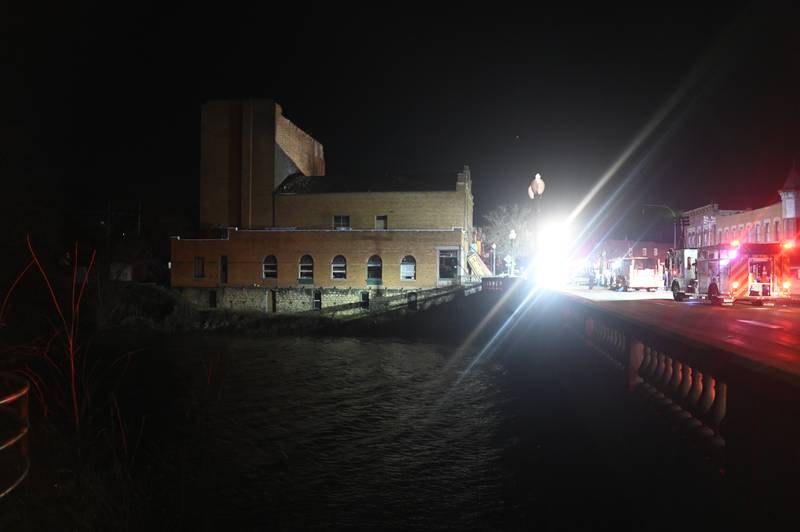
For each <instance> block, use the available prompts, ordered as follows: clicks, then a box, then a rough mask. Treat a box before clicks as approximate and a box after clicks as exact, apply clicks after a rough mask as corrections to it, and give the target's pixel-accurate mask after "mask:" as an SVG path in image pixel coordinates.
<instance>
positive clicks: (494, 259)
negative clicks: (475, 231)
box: [492, 242, 497, 277]
mask: <svg viewBox="0 0 800 532" xmlns="http://www.w3.org/2000/svg"><path fill="white" fill-rule="evenodd" d="M496 251H497V244H495V243H494V242H492V277H494V276H495V275H496V274H495V265H496V264H497V259H496V258H495V253H496Z"/></svg>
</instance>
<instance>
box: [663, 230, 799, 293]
mask: <svg viewBox="0 0 800 532" xmlns="http://www.w3.org/2000/svg"><path fill="white" fill-rule="evenodd" d="M786 251H787V244H784V245H781V244H779V243H752V242H748V243H743V244H740V243H739V242H737V241H734V242H731V243H729V244H718V245H714V246H706V247H702V248H686V249H671V250H669V252H668V254H667V259H666V263H665V267H666V269H667V274H668V276H669V277H668V280H669V284H670V288H671V289H672V296H673V298H674V299H675V301H684V300H686V299H707V300H709V301H711V302H713V303H716V304H724V305H732V304H733V303H735V302H737V301H745V302H749V303H751V304H753V305H765V304H774V303H775V301H776V300H780V299H781V298H785V297H787V296H788V294H789V291H790V289H791V280H790V270H789V258H788V254H787V253H786Z"/></svg>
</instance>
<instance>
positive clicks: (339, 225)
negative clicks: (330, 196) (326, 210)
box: [333, 214, 350, 231]
mask: <svg viewBox="0 0 800 532" xmlns="http://www.w3.org/2000/svg"><path fill="white" fill-rule="evenodd" d="M333 228H334V229H337V230H341V231H346V230H348V229H350V216H349V215H346V214H336V215H334V217H333Z"/></svg>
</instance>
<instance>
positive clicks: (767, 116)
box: [0, 3, 800, 240]
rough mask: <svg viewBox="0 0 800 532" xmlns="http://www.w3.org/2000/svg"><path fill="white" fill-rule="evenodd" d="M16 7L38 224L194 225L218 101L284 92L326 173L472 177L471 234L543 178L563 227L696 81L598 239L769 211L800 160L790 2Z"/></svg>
mask: <svg viewBox="0 0 800 532" xmlns="http://www.w3.org/2000/svg"><path fill="white" fill-rule="evenodd" d="M20 4H22V3H20ZM20 8H21V9H25V10H27V12H22V11H19V12H13V9H12V11H11V12H10V15H9V16H5V17H3V19H4V24H6V25H7V27H6V28H5V29H4V34H5V35H6V36H7V40H6V43H5V44H6V45H5V46H4V48H3V50H2V51H3V54H4V56H5V57H4V60H3V65H4V78H5V82H4V84H3V87H4V88H3V91H4V92H5V95H4V98H3V103H2V105H3V109H2V114H3V116H4V122H5V123H4V124H3V126H2V141H3V142H2V144H3V146H2V147H0V149H2V151H3V154H4V156H3V165H4V173H5V174H6V175H5V176H4V179H5V180H7V181H8V182H9V183H12V185H13V186H12V190H13V191H14V192H15V194H14V197H20V198H23V199H24V198H28V199H27V201H28V202H29V204H30V205H29V208H28V209H27V210H25V212H28V213H29V214H30V213H33V212H35V211H36V209H37V208H38V206H39V205H40V204H41V205H51V206H52V207H53V208H56V209H63V210H65V211H70V210H72V211H75V210H86V209H89V210H91V209H92V208H95V207H98V206H99V208H100V209H102V208H103V205H105V204H106V202H107V201H108V200H109V199H111V200H114V201H131V200H134V199H141V200H142V201H143V202H144V203H145V204H146V206H145V209H146V211H147V213H148V219H147V220H146V223H150V224H152V223H154V221H155V222H157V221H158V219H159V218H160V217H163V216H165V215H167V214H170V215H176V213H177V215H181V216H187V217H192V216H194V215H195V213H196V211H195V204H196V199H197V188H198V186H197V182H198V173H199V138H200V134H199V117H200V105H201V103H202V102H203V101H205V100H208V99H214V98H238V97H272V98H274V99H276V100H277V101H278V102H279V103H280V104H281V105H282V106H283V109H284V114H285V115H286V116H287V117H288V118H289V119H291V120H292V121H294V122H295V123H296V124H298V125H299V126H300V127H301V128H303V129H304V130H306V131H307V132H309V133H310V134H312V135H313V136H314V137H315V138H317V139H318V140H320V141H321V142H322V143H323V144H324V146H325V153H326V159H327V166H328V173H329V175H330V176H331V178H336V179H341V180H343V181H349V182H351V183H359V184H366V183H369V182H370V181H372V180H384V179H391V178H396V177H398V176H410V177H409V179H412V180H413V179H421V177H420V176H431V178H435V177H439V176H442V175H444V176H452V179H455V173H456V172H457V171H459V170H460V169H461V168H462V167H463V165H464V164H469V165H470V167H471V169H472V176H473V182H474V194H475V204H476V220H475V222H476V224H478V225H479V224H481V223H482V222H483V220H482V218H481V215H482V214H483V213H485V212H487V211H488V210H491V209H492V208H494V207H495V206H497V205H498V204H501V203H510V202H525V201H528V200H527V195H526V187H527V184H528V183H529V181H530V179H531V177H532V176H533V174H534V173H535V172H541V173H542V175H543V176H544V178H545V181H546V182H547V187H548V188H547V191H546V193H545V197H544V200H545V202H546V203H545V210H546V212H547V214H548V216H550V217H554V218H555V217H561V216H564V215H566V214H567V213H568V212H569V211H570V210H571V208H572V207H573V206H574V205H575V204H576V203H577V202H579V201H580V200H581V199H582V198H583V196H584V195H585V194H586V193H587V192H588V190H589V189H590V188H591V186H592V185H593V184H594V183H595V182H596V181H597V180H598V179H599V178H600V176H601V175H602V174H603V173H604V172H605V171H606V170H607V168H608V167H609V166H611V165H612V164H613V163H614V161H615V160H616V159H617V158H618V157H619V156H620V155H621V154H622V153H623V152H624V151H625V149H626V148H627V147H628V146H629V145H630V144H631V142H632V141H633V140H634V139H635V138H636V136H637V134H638V132H639V131H640V130H642V128H643V127H644V126H645V124H647V122H648V121H649V120H650V119H651V118H652V117H653V116H654V115H655V114H656V113H657V112H658V111H659V109H661V108H662V106H664V105H665V104H666V102H667V101H668V100H669V99H670V97H673V96H674V95H676V94H678V91H679V89H680V87H682V86H683V87H684V91H683V92H682V93H681V94H682V95H683V97H682V98H679V99H678V100H677V101H676V102H675V105H674V106H673V107H672V108H671V110H670V112H668V113H666V115H665V119H664V120H663V121H662V122H660V123H659V124H658V127H656V128H655V129H654V131H653V132H652V134H651V135H650V136H649V137H647V138H646V139H645V141H644V142H643V143H642V144H641V146H640V148H639V149H638V150H636V151H635V152H634V153H633V155H632V157H631V158H630V159H629V160H628V163H627V164H625V165H623V166H622V168H621V169H620V171H619V172H617V173H616V174H615V177H614V178H613V179H612V180H611V181H610V182H609V184H608V185H607V186H606V187H605V188H604V189H603V190H602V191H601V193H600V194H599V195H598V198H597V199H596V200H595V201H593V202H592V203H591V204H590V205H589V207H588V209H587V214H586V215H585V216H582V217H581V220H585V219H587V217H588V215H589V214H591V213H593V212H595V211H596V210H597V209H598V208H599V207H600V206H601V205H603V204H604V202H605V201H606V199H607V198H608V197H610V196H611V195H612V193H613V192H615V191H618V190H619V191H620V193H619V194H618V195H616V196H615V198H616V200H615V201H614V202H613V203H611V204H610V207H609V208H608V209H607V212H608V216H605V217H604V218H603V219H602V220H600V223H598V224H597V227H598V228H602V229H603V230H605V229H606V228H608V227H612V226H613V227H614V229H613V233H614V234H615V235H617V236H623V235H638V234H640V233H641V232H643V231H646V230H647V229H648V228H650V233H651V236H652V235H655V236H658V235H659V234H663V235H669V236H670V240H671V229H670V226H669V223H668V221H664V220H659V219H657V218H656V217H657V216H658V214H659V213H657V212H653V213H649V214H648V216H646V217H643V216H642V213H641V204H643V203H668V204H670V205H672V206H675V207H679V208H691V207H695V206H699V205H701V204H704V203H707V202H709V201H711V200H715V201H718V202H719V203H720V204H721V206H722V207H738V208H741V207H748V206H750V207H758V206H761V205H763V204H765V203H767V202H770V201H772V200H773V199H774V198H775V197H776V196H775V191H776V190H777V188H779V187H780V185H781V183H782V182H783V180H784V179H785V177H786V174H787V172H788V170H789V167H790V166H791V164H792V160H793V159H794V158H800V104H799V103H798V102H800V89H799V88H798V87H800V84H798V81H800V68H798V66H799V63H800V62H799V61H798V52H800V26H798V24H797V21H798V20H800V16H798V15H800V12H798V11H796V10H795V11H792V9H791V8H788V7H787V8H785V9H783V8H782V9H776V8H769V9H767V8H761V7H755V6H751V5H749V4H746V3H730V4H727V5H726V6H725V7H724V8H721V7H713V8H712V7H708V8H696V7H693V8H691V9H688V8H687V9H686V10H680V9H675V10H671V11H670V10H667V9H664V8H661V9H658V10H645V9H641V10H635V9H634V10H631V9H629V8H626V9H624V10H623V9H620V10H617V11H614V10H611V9H609V8H608V7H606V8H604V9H596V10H589V11H587V10H577V9H564V10H560V11H557V10H551V9H543V8H542V9H539V8H535V9H531V8H527V9H526V10H524V11H523V10H518V9H519V8H517V7H512V6H511V5H494V4H493V5H491V8H489V7H487V6H484V7H483V8H481V9H475V10H470V9H466V8H464V7H458V8H457V9H456V8H453V9H450V10H441V11H435V12H434V11H432V9H433V7H432V4H421V5H414V4H409V3H403V4H396V5H395V6H394V8H393V9H390V8H381V9H378V8H361V9H352V10H350V9H349V8H345V7H342V6H341V5H339V4H338V3H337V4H331V5H329V6H326V7H318V6H315V5H311V4H310V3H307V4H303V6H302V7H298V8H292V9H277V8H274V7H271V6H268V5H267V4H266V3H261V4H260V6H259V7H245V6H236V7H234V6H233V5H232V4H229V3H221V4H218V5H217V6H216V8H215V9H213V10H212V9H208V8H201V7H199V4H194V3H191V4H185V5H184V6H182V7H165V6H163V5H161V4H158V5H156V6H148V5H147V4H145V3H135V4H126V9H125V10H116V11H113V12H111V11H105V10H104V8H102V7H98V6H94V7H89V6H84V7H80V8H76V7H75V6H72V5H64V6H60V7H59V6H50V7H47V8H44V7H42V6H22V5H20ZM437 9H441V8H437ZM623 183H624V186H623ZM14 187H16V188H14ZM6 200H7V201H9V197H8V196H7V197H6ZM15 201H16V200H15ZM23 210H24V209H23ZM653 219H655V220H656V222H659V223H660V225H658V224H657V225H656V226H655V227H652V228H651V225H652V224H651V223H650V222H651V221H652V220H653ZM615 222H619V224H617V225H614V223H615Z"/></svg>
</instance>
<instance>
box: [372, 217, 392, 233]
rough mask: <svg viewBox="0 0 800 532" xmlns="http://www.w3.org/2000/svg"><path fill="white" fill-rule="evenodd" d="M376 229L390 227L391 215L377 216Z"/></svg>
mask: <svg viewBox="0 0 800 532" xmlns="http://www.w3.org/2000/svg"><path fill="white" fill-rule="evenodd" d="M375 229H380V230H383V229H389V217H388V216H386V215H385V214H384V215H381V216H376V217H375Z"/></svg>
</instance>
